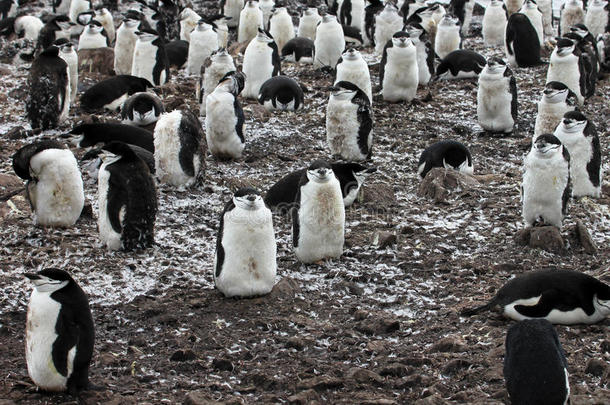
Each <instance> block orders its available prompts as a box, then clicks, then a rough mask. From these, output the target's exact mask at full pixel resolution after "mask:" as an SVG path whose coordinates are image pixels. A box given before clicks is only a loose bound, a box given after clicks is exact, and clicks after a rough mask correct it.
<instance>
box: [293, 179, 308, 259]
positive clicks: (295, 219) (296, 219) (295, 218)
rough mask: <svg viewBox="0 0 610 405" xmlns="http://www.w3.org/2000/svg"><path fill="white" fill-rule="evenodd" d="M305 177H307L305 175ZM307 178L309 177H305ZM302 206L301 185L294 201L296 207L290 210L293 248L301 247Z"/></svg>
mask: <svg viewBox="0 0 610 405" xmlns="http://www.w3.org/2000/svg"><path fill="white" fill-rule="evenodd" d="M303 176H307V175H306V174H304V175H303ZM305 178H307V177H305ZM300 205H301V184H299V187H298V189H297V195H296V198H295V200H294V206H293V207H292V208H291V209H290V216H291V219H292V247H294V248H297V247H299V232H300V224H299V206H300Z"/></svg>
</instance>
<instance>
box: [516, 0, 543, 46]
mask: <svg viewBox="0 0 610 405" xmlns="http://www.w3.org/2000/svg"><path fill="white" fill-rule="evenodd" d="M519 13H521V14H523V15H525V16H526V17H527V18H529V20H530V23H532V27H534V29H535V30H536V33H537V34H538V39H539V41H540V46H543V45H544V27H543V23H542V12H541V11H540V9H539V8H538V4H536V1H535V0H525V1H524V2H523V6H522V7H521V9H520V10H519Z"/></svg>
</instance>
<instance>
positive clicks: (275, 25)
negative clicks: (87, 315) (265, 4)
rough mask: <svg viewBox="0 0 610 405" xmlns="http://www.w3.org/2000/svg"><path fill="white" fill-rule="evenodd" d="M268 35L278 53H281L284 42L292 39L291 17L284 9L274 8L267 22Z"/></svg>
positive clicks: (292, 26)
mask: <svg viewBox="0 0 610 405" xmlns="http://www.w3.org/2000/svg"><path fill="white" fill-rule="evenodd" d="M269 33H270V34H271V36H272V37H273V39H274V41H275V43H276V45H277V49H278V52H282V49H283V48H284V45H285V44H286V42H288V41H290V40H291V39H292V38H294V36H295V35H294V25H292V17H290V14H288V10H287V9H286V7H279V8H276V9H275V11H274V12H273V15H272V16H271V19H270V20H269Z"/></svg>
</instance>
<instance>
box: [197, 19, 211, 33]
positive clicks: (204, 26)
mask: <svg viewBox="0 0 610 405" xmlns="http://www.w3.org/2000/svg"><path fill="white" fill-rule="evenodd" d="M211 29H212V25H211V24H209V23H208V22H207V21H206V20H205V19H203V18H201V19H200V20H199V21H197V31H209V30H211Z"/></svg>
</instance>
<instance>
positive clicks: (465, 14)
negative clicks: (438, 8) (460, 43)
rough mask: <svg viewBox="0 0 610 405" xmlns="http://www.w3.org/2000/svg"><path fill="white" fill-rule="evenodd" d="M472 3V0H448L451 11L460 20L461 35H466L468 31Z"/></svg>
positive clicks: (472, 8)
mask: <svg viewBox="0 0 610 405" xmlns="http://www.w3.org/2000/svg"><path fill="white" fill-rule="evenodd" d="M474 3H475V2H474V0H451V2H450V6H449V8H450V10H451V13H452V14H453V15H455V16H456V17H457V18H458V20H459V21H460V26H461V34H462V37H465V36H467V35H468V33H469V32H470V22H471V21H472V12H473V10H474Z"/></svg>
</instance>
